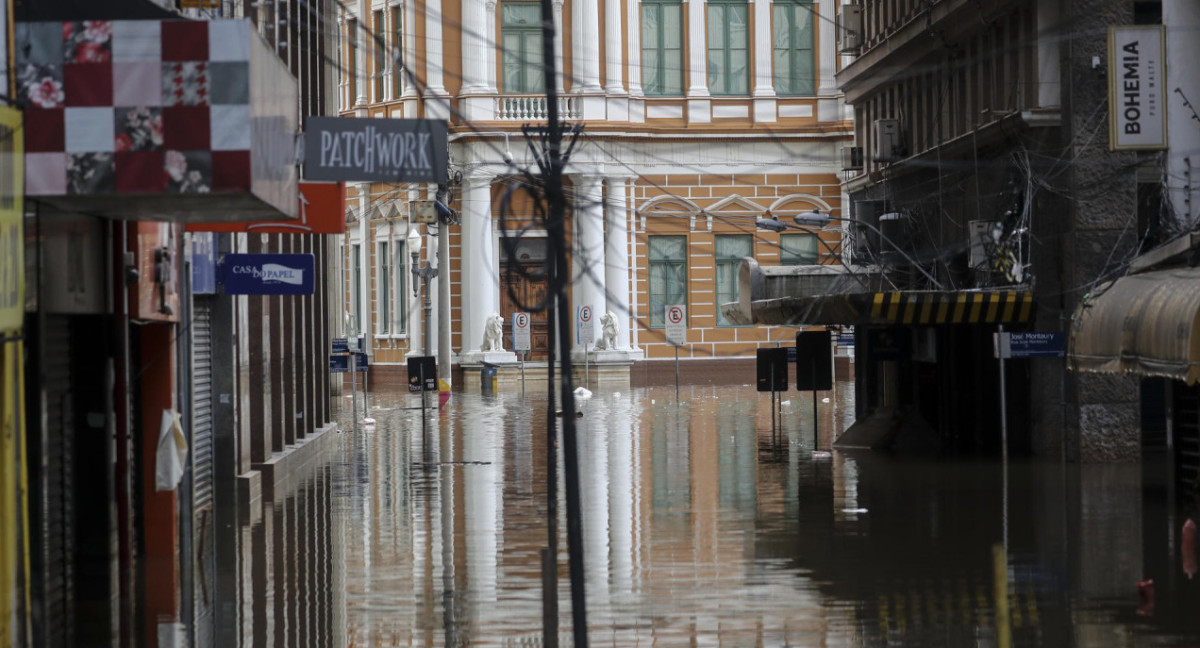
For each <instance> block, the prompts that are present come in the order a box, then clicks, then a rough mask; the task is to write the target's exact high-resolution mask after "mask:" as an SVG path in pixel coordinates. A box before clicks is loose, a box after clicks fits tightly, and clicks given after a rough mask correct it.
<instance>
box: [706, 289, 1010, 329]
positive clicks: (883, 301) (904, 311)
mask: <svg viewBox="0 0 1200 648" xmlns="http://www.w3.org/2000/svg"><path fill="white" fill-rule="evenodd" d="M725 306H729V307H730V309H733V308H735V307H736V306H737V304H736V303H733V304H728V305H725ZM750 309H751V312H752V314H753V323H755V324H775V325H792V326H804V325H823V324H846V325H850V324H857V325H880V326H889V325H907V326H937V325H941V324H1016V323H1024V322H1029V321H1031V319H1032V317H1033V295H1032V293H1030V292H1029V291H1028V290H994V291H983V290H980V291H974V290H970V291H963V290H957V291H954V290H930V291H925V290H911V291H898V292H871V293H850V294H843V295H811V296H801V297H781V298H777V299H764V300H756V301H753V302H751V304H750ZM725 312H726V313H728V311H725ZM726 316H727V317H728V314H727V315H726Z"/></svg>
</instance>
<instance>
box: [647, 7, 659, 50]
mask: <svg viewBox="0 0 1200 648" xmlns="http://www.w3.org/2000/svg"><path fill="white" fill-rule="evenodd" d="M661 10H662V7H661V6H659V5H642V50H643V51H645V50H654V49H656V48H657V47H658V14H659V12H660V11H661Z"/></svg>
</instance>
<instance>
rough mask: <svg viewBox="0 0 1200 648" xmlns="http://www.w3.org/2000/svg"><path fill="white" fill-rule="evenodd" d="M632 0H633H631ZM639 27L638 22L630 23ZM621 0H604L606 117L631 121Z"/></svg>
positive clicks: (633, 26) (613, 119)
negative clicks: (626, 89)
mask: <svg viewBox="0 0 1200 648" xmlns="http://www.w3.org/2000/svg"><path fill="white" fill-rule="evenodd" d="M631 1H632V0H631ZM630 27H631V29H636V28H637V23H632V24H631V25H630ZM622 31H623V30H622V28H621V0H604V56H605V58H606V59H607V65H606V67H605V72H604V76H605V79H604V92H605V94H607V95H608V99H607V103H608V105H607V109H606V111H605V118H606V119H608V120H609V121H629V98H628V96H627V95H626V93H625V79H624V76H623V75H624V73H625V49H624V43H623V42H622V40H621V33H622Z"/></svg>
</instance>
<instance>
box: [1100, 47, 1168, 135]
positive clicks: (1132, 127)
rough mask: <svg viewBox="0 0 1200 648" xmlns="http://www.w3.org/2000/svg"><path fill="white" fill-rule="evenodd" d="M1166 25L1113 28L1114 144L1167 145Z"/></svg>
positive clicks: (1110, 73) (1111, 116)
mask: <svg viewBox="0 0 1200 648" xmlns="http://www.w3.org/2000/svg"><path fill="white" fill-rule="evenodd" d="M1165 58H1166V57H1165V52H1164V50H1163V26H1162V25H1138V26H1120V27H1110V28H1109V30H1108V84H1109V88H1108V90H1109V97H1108V106H1109V126H1110V129H1111V133H1110V137H1109V146H1110V147H1111V148H1112V149H1113V150H1134V149H1144V150H1157V149H1164V148H1167V102H1166V95H1165V93H1164V87H1163V86H1164V84H1165V83H1166V82H1167V75H1166V68H1165V63H1164V61H1165Z"/></svg>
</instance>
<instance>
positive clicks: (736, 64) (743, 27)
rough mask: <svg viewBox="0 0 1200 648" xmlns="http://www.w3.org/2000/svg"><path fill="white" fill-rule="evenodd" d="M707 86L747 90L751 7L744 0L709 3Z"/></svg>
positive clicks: (720, 91)
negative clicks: (741, 0) (742, 0)
mask: <svg viewBox="0 0 1200 648" xmlns="http://www.w3.org/2000/svg"><path fill="white" fill-rule="evenodd" d="M708 90H709V92H711V93H712V94H714V95H735V96H743V95H748V94H750V7H749V5H748V4H746V3H745V2H709V3H708Z"/></svg>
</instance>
